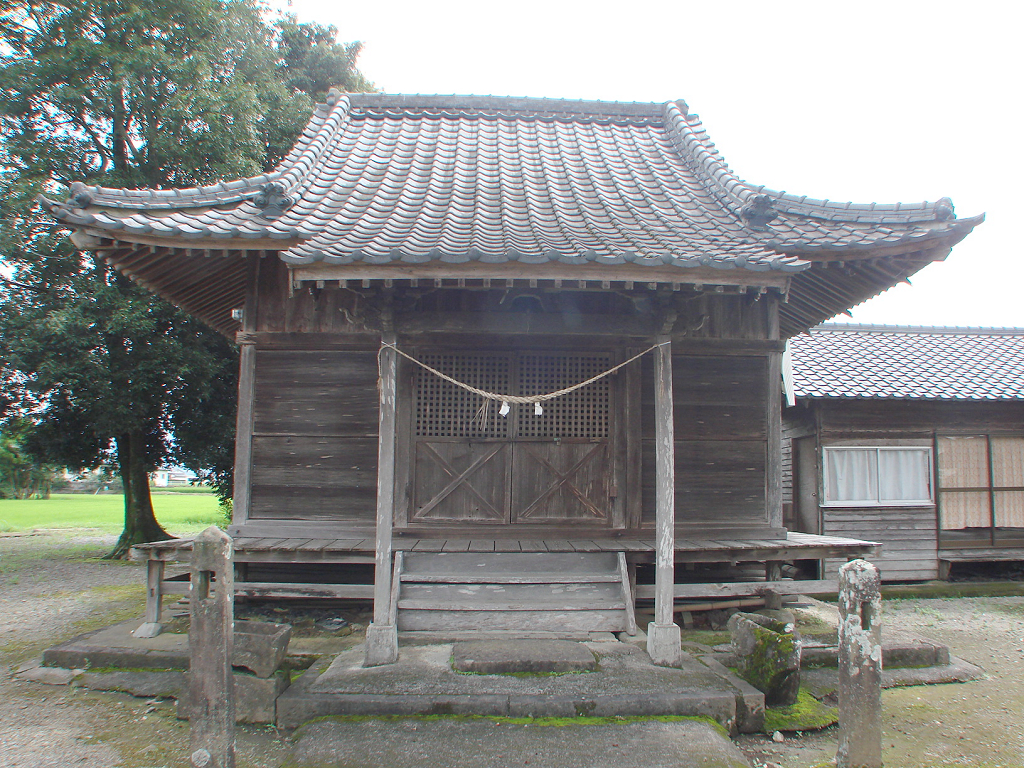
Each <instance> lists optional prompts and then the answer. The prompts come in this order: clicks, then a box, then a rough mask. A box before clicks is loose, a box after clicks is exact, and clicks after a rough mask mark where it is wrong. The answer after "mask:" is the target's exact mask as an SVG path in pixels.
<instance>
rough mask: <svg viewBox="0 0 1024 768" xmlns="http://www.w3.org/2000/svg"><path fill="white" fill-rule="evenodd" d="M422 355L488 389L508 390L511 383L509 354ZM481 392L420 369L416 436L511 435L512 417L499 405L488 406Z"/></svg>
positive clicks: (439, 367)
mask: <svg viewBox="0 0 1024 768" xmlns="http://www.w3.org/2000/svg"><path fill="white" fill-rule="evenodd" d="M418 358H419V359H420V360H422V361H423V362H424V363H426V364H427V365H429V366H430V367H431V368H436V369H437V370H439V371H442V372H444V373H446V374H448V375H449V376H451V377H452V378H453V379H457V380H459V381H461V382H464V383H466V384H469V385H470V386H473V387H476V388H477V389H483V390H486V391H488V392H507V391H508V389H509V386H510V385H511V375H510V374H511V360H510V358H509V357H508V356H499V355H487V354H479V355H474V354H459V353H447V352H445V353H424V354H421V355H418ZM483 405H484V399H483V398H482V397H480V396H479V395H476V394H473V393H472V392H470V391H468V390H466V389H463V388H462V387H459V386H456V385H455V384H451V383H450V382H447V381H445V380H444V379H442V378H441V377H439V376H436V375H434V374H433V373H431V372H430V371H427V370H424V369H423V368H418V370H417V371H416V410H415V413H416V425H415V429H416V435H417V436H418V437H476V438H496V439H502V438H507V437H508V436H509V424H508V419H506V418H503V417H502V416H499V415H498V405H497V404H496V403H491V404H490V407H487V408H484V407H483Z"/></svg>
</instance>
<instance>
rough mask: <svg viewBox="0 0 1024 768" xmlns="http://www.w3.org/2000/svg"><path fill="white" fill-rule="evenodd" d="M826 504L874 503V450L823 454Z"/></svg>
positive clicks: (875, 493)
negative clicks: (845, 502) (839, 502)
mask: <svg viewBox="0 0 1024 768" xmlns="http://www.w3.org/2000/svg"><path fill="white" fill-rule="evenodd" d="M825 458H826V472H827V474H826V478H827V481H826V489H825V498H826V499H827V500H828V501H877V500H878V477H877V474H876V473H877V469H878V468H877V466H876V464H875V449H874V448H868V449H842V450H828V451H825Z"/></svg>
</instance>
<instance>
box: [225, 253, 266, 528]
mask: <svg viewBox="0 0 1024 768" xmlns="http://www.w3.org/2000/svg"><path fill="white" fill-rule="evenodd" d="M248 259H249V264H248V270H249V273H248V276H247V278H246V279H247V286H246V293H245V306H244V307H243V309H242V329H241V332H240V333H239V334H238V336H237V339H236V341H237V343H238V344H239V346H240V347H241V349H240V350H239V355H238V409H237V412H236V413H237V415H236V417H235V473H234V484H233V487H232V491H231V523H232V525H234V526H238V525H243V524H244V523H246V522H247V521H248V520H249V505H250V501H251V499H252V433H253V418H254V415H253V414H254V411H253V407H254V404H253V400H254V398H255V396H256V346H255V344H256V342H255V340H254V337H253V335H252V334H253V333H254V332H255V331H256V328H257V322H256V312H257V302H258V300H259V277H260V259H259V257H258V256H256V255H255V254H250V255H249V257H248Z"/></svg>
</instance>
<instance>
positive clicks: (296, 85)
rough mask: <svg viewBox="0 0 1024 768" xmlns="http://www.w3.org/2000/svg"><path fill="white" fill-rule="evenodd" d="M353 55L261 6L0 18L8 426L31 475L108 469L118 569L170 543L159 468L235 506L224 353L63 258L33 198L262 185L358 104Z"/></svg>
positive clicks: (1, 272)
mask: <svg viewBox="0 0 1024 768" xmlns="http://www.w3.org/2000/svg"><path fill="white" fill-rule="evenodd" d="M358 53H359V45H358V44H357V43H353V44H347V45H346V44H341V43H338V42H337V31H336V30H335V29H333V28H332V27H322V26H319V25H315V24H299V23H297V22H296V21H295V19H293V18H291V17H283V18H278V19H268V18H267V17H266V16H265V15H264V12H263V10H262V8H261V7H260V6H259V5H258V4H257V3H256V2H255V0H39V1H34V0H28V2H26V1H25V0H13V1H12V0H0V255H2V263H0V356H2V357H0V359H2V360H3V361H4V371H3V372H2V373H3V378H4V382H5V389H6V392H7V396H6V400H3V401H0V410H2V409H3V408H6V410H7V415H8V417H9V418H25V417H29V418H31V419H32V420H33V421H34V422H35V428H34V429H32V430H31V433H30V434H31V440H29V441H28V446H29V448H30V449H31V450H32V452H33V453H34V454H35V456H36V457H37V458H38V459H39V460H42V461H47V462H53V463H57V464H62V465H69V466H76V467H80V466H96V465H98V464H99V463H100V462H102V461H104V460H107V461H111V462H112V463H113V464H114V465H115V466H116V467H117V469H118V471H119V473H120V476H121V479H122V481H123V483H124V490H125V529H124V532H123V534H122V536H121V538H120V540H119V541H118V544H117V547H116V548H115V550H114V551H113V552H112V553H111V555H112V556H121V555H123V554H124V553H126V552H127V550H128V548H129V547H130V546H131V545H132V544H135V543H138V542H141V541H149V540H156V539H160V538H166V537H167V534H166V532H165V531H164V530H163V529H162V528H161V527H160V525H159V523H158V522H157V520H156V518H155V516H154V514H153V508H152V503H151V500H150V497H149V484H148V472H149V471H151V470H152V469H153V468H154V467H155V466H156V465H157V464H158V463H160V462H162V461H164V460H166V459H168V458H173V459H174V460H176V461H179V462H181V463H183V464H185V465H186V466H190V467H192V468H194V469H197V470H200V471H202V472H204V474H205V475H206V476H207V477H209V478H211V479H213V480H214V481H215V482H216V483H217V484H218V487H219V488H220V489H221V490H222V491H224V492H227V489H228V488H229V486H230V457H231V445H232V441H233V406H234V370H235V359H234V350H233V347H232V346H231V345H230V344H229V343H228V341H227V340H225V339H223V338H221V337H220V336H218V335H216V334H214V333H213V332H212V331H210V330H209V329H206V328H205V327H202V326H201V325H200V324H199V323H197V322H196V321H194V320H192V319H190V318H188V317H186V316H185V315H184V314H182V313H181V312H180V311H178V310H176V309H174V308H173V307H171V306H169V305H167V304H166V303H164V302H162V301H161V300H159V299H156V298H154V297H152V296H150V295H148V294H147V293H145V292H144V291H142V290H141V289H139V288H137V287H136V286H135V285H134V284H132V283H131V282H130V281H129V280H128V279H126V278H125V277H124V276H122V275H120V274H119V273H117V272H116V271H114V270H113V269H111V268H110V267H109V266H108V265H107V264H105V263H104V262H103V260H102V259H100V258H98V257H96V258H94V257H92V256H89V255H84V256H83V255H82V254H80V253H78V252H77V251H75V249H74V248H73V247H72V246H71V244H70V243H69V242H68V240H67V238H66V235H67V233H66V232H64V231H61V230H59V229H57V228H55V227H54V226H53V224H52V222H50V221H48V220H47V218H46V216H45V215H43V214H42V212H41V211H40V209H39V208H38V206H36V205H35V204H34V199H35V196H36V195H37V194H39V193H40V192H45V193H46V194H47V195H49V196H58V197H59V196H60V195H62V194H66V192H67V189H68V187H69V185H70V183H71V182H72V181H76V180H78V181H85V182H86V183H91V184H103V185H106V186H120V187H158V188H159V187H171V186H178V187H181V186H191V185H195V184H204V183H210V182H213V181H215V180H218V179H222V178H227V177H239V176H247V175H253V174H256V173H259V172H261V171H263V170H266V169H269V168H271V167H272V166H273V165H274V164H275V163H276V162H277V161H278V160H279V159H280V158H281V157H282V156H283V154H284V153H285V152H287V150H288V149H289V148H290V147H291V145H292V143H293V141H294V139H295V137H296V135H297V134H298V132H299V131H300V130H301V128H302V126H303V125H304V124H305V120H306V119H307V117H308V115H309V111H310V109H311V106H312V99H311V96H320V95H322V92H323V91H324V90H325V89H326V88H327V87H329V86H332V85H336V86H340V87H341V88H343V89H348V90H367V89H368V88H369V87H370V84H369V83H368V82H367V81H366V80H365V78H363V76H362V75H361V74H360V73H359V71H358V70H357V69H356V66H355V59H356V56H357V55H358ZM2 417H3V414H2V413H0V418H2Z"/></svg>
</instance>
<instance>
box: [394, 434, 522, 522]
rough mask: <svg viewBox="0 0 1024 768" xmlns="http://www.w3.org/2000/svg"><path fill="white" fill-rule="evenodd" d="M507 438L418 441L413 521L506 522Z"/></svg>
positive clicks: (508, 447) (507, 481)
mask: <svg viewBox="0 0 1024 768" xmlns="http://www.w3.org/2000/svg"><path fill="white" fill-rule="evenodd" d="M510 448H511V446H510V444H509V443H508V442H496V441H491V442H482V443H472V442H465V441H462V440H450V441H443V442H442V441H434V440H430V441H428V440H420V441H418V442H417V444H416V464H415V473H416V489H415V499H414V503H413V520H415V521H423V520H475V521H481V522H489V523H505V522H507V521H508V486H509V468H510V464H511V462H510V461H509V459H510V454H511V450H510Z"/></svg>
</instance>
